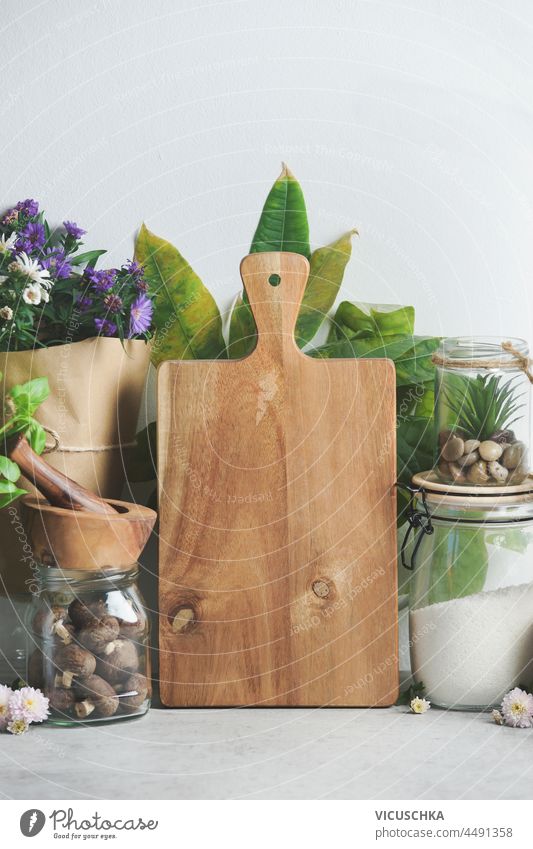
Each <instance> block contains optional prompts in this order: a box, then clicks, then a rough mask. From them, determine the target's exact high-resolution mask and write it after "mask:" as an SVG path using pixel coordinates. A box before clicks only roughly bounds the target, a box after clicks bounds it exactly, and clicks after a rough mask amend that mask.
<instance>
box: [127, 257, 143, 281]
mask: <svg viewBox="0 0 533 849" xmlns="http://www.w3.org/2000/svg"><path fill="white" fill-rule="evenodd" d="M122 271H125V272H126V274H130V275H131V276H132V277H142V276H143V274H144V268H143V267H142V265H140V263H138V262H137V261H136V260H134V259H130V260H128V262H125V263H124V265H123V266H122Z"/></svg>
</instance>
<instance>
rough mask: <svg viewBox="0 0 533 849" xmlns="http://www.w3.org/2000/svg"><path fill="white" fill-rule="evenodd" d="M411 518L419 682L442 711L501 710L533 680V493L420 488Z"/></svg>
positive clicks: (413, 639)
mask: <svg viewBox="0 0 533 849" xmlns="http://www.w3.org/2000/svg"><path fill="white" fill-rule="evenodd" d="M414 481H415V484H416V485H418V486H420V481H419V480H418V481H417V478H416V477H415V479H414ZM410 521H411V525H412V526H414V528H415V531H414V533H413V534H412V536H411V537H410V540H409V542H408V544H407V549H406V550H405V551H404V556H405V554H407V553H409V554H410V558H411V559H410V563H408V566H409V567H411V568H413V570H414V571H413V574H412V576H411V581H410V615H409V622H410V651H411V667H412V672H413V676H414V678H415V681H416V682H417V683H419V684H423V686H424V691H425V694H426V695H427V697H428V698H429V699H430V701H431V702H432V703H433V704H435V705H437V706H440V707H445V708H453V709H457V710H486V709H489V708H491V707H495V706H496V705H498V704H499V703H500V702H501V699H502V696H503V695H504V694H505V693H506V692H507V691H508V690H510V689H512V687H514V686H516V685H518V684H522V685H526V686H529V685H531V683H533V493H531V492H530V493H528V494H526V495H520V496H517V495H510V496H509V495H499V494H498V495H496V494H495V495H494V496H471V495H470V496H461V495H457V494H445V493H444V494H443V493H442V492H435V491H431V490H419V491H418V492H416V493H415V495H414V499H413V505H412V510H411V513H410Z"/></svg>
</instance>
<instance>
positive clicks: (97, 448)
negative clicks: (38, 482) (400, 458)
mask: <svg viewBox="0 0 533 849" xmlns="http://www.w3.org/2000/svg"><path fill="white" fill-rule="evenodd" d="M42 428H43V430H44V431H46V433H47V434H48V435H49V436H51V437H52V439H53V440H54V444H53V445H46V446H45V448H44V451H43V454H52V453H53V452H54V451H60V452H62V453H71V454H85V453H91V454H99V453H100V452H101V451H116V450H117V449H118V448H120V449H122V448H133V447H134V446H135V445H136V444H137V443H136V441H135V440H133V442H117V443H116V444H114V445H62V443H61V439H60V437H59V434H58V432H57V430H54V428H53V427H48V426H47V425H42Z"/></svg>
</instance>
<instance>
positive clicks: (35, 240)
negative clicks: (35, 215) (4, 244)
mask: <svg viewBox="0 0 533 849" xmlns="http://www.w3.org/2000/svg"><path fill="white" fill-rule="evenodd" d="M45 238H46V236H45V232H44V225H43V224H41V223H40V222H39V221H29V222H28V223H27V224H26V226H25V227H23V229H22V230H21V231H20V235H19V238H18V239H17V248H18V250H19V251H26V253H27V254H30V253H31V252H32V251H35V250H40V249H41V248H42V246H43V245H44V242H45Z"/></svg>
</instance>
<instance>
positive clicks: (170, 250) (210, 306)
mask: <svg viewBox="0 0 533 849" xmlns="http://www.w3.org/2000/svg"><path fill="white" fill-rule="evenodd" d="M135 258H136V259H137V261H138V262H140V263H142V265H143V266H144V268H145V276H146V278H147V280H148V282H149V286H150V293H151V294H152V295H153V296H154V319H153V321H154V326H155V328H156V334H155V338H154V341H153V343H152V362H153V363H154V365H157V364H158V363H160V362H162V361H163V360H194V359H196V360H206V359H207V360H211V359H217V358H220V357H225V356H226V348H225V344H224V337H223V335H222V319H221V317H220V311H219V309H218V307H217V304H216V302H215V300H214V298H213V296H212V295H211V294H210V292H209V291H208V289H207V288H206V287H205V286H204V284H203V283H202V281H201V280H200V278H199V277H198V275H197V274H196V272H195V271H194V270H193V269H192V268H191V266H190V265H189V263H188V262H187V260H186V259H184V258H183V256H182V255H181V254H180V252H179V251H178V249H177V248H175V247H174V245H172V244H171V243H170V242H167V241H166V240H165V239H161V238H160V237H159V236H156V235H155V234H154V233H151V232H150V230H148V228H147V227H146V226H145V225H144V224H143V225H142V227H141V229H140V231H139V235H138V236H137V242H136V245H135Z"/></svg>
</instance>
